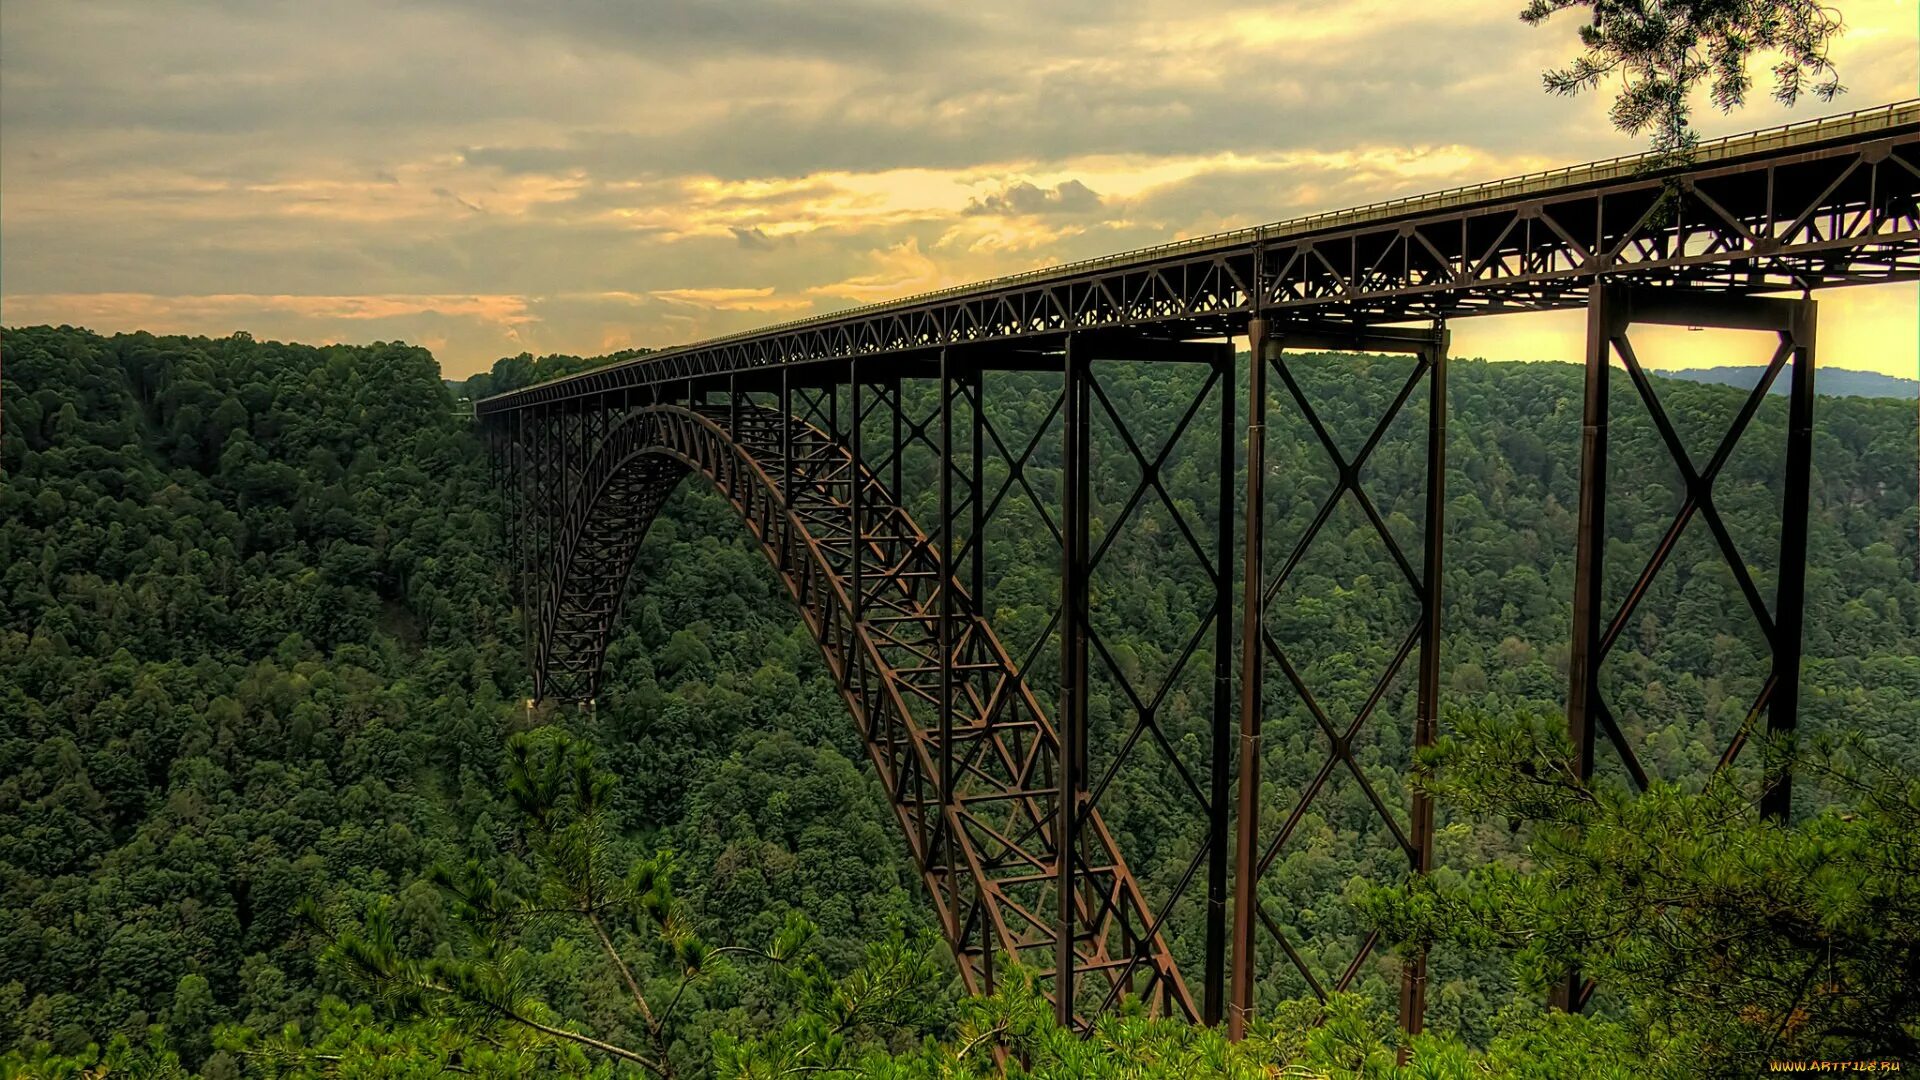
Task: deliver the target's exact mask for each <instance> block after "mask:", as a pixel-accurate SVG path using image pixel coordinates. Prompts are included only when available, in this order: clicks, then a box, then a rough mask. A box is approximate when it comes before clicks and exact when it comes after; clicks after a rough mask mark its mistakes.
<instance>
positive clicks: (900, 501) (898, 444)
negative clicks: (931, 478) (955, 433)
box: [889, 349, 947, 507]
mask: <svg viewBox="0 0 1920 1080" xmlns="http://www.w3.org/2000/svg"><path fill="white" fill-rule="evenodd" d="M946 355H947V351H946V350H945V349H942V350H940V367H941V370H942V371H943V372H944V371H945V369H946V365H947V360H946ZM940 378H941V383H940V384H941V386H943V387H944V386H945V385H946V376H945V375H944V374H943V375H941V377H940ZM900 390H901V380H900V379H898V378H896V379H894V380H893V475H892V476H891V477H890V478H889V479H891V480H892V481H893V489H892V490H893V504H894V505H895V506H899V507H905V506H906V505H907V496H906V493H905V492H904V491H903V490H902V488H901V482H902V478H901V475H900V472H901V462H903V461H905V460H906V456H907V455H906V453H905V447H906V430H905V428H904V427H903V426H902V424H901V420H900V414H901V412H903V411H904V410H905V408H906V403H905V402H904V401H902V400H901V397H900ZM942 445H945V444H942Z"/></svg>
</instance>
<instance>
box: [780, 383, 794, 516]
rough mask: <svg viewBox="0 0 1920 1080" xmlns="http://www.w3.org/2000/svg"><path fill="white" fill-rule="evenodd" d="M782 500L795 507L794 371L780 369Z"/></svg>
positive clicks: (790, 506)
mask: <svg viewBox="0 0 1920 1080" xmlns="http://www.w3.org/2000/svg"><path fill="white" fill-rule="evenodd" d="M780 500H781V501H782V502H784V503H786V504H787V507H788V508H789V509H791V508H792V507H793V369H791V368H788V367H786V366H784V365H783V366H782V367H781V368H780Z"/></svg>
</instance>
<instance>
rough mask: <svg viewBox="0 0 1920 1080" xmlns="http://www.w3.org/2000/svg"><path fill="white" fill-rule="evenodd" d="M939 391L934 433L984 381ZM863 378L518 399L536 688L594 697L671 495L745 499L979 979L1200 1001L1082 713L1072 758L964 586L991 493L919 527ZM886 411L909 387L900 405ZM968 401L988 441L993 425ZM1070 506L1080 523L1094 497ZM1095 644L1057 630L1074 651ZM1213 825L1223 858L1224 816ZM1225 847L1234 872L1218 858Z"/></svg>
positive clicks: (1151, 1000) (1069, 995) (500, 446)
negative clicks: (541, 406)
mask: <svg viewBox="0 0 1920 1080" xmlns="http://www.w3.org/2000/svg"><path fill="white" fill-rule="evenodd" d="M848 374H849V376H851V374H852V373H851V372H849V373H848ZM942 385H943V386H945V387H949V388H950V389H948V390H946V391H943V394H944V396H945V402H944V403H943V405H942V407H941V410H940V412H941V415H940V417H939V418H938V420H937V422H938V424H939V426H940V428H941V438H942V442H943V443H944V442H945V440H947V439H950V438H951V437H952V435H951V430H952V424H953V415H952V414H953V412H954V410H953V408H952V402H953V401H954V400H955V399H957V398H960V397H962V396H964V395H965V394H967V393H968V392H969V391H968V390H967V388H969V387H971V388H972V389H971V393H973V394H975V395H977V392H978V373H977V372H975V373H974V374H973V376H972V378H971V381H970V380H969V379H967V378H955V379H952V380H949V381H943V382H942ZM871 391H872V388H871V387H865V386H863V385H862V384H861V383H860V382H858V381H857V380H855V381H852V382H850V383H849V384H848V385H847V386H845V387H837V388H833V389H829V390H823V391H820V392H816V393H812V394H808V393H806V392H804V391H803V392H799V393H796V392H795V390H794V388H792V387H790V386H783V387H782V389H781V394H780V397H781V398H782V399H783V400H785V401H786V402H788V403H789V405H790V407H793V406H797V409H796V411H797V412H799V413H800V414H801V416H799V417H796V416H792V415H787V414H782V413H781V412H780V411H779V410H778V409H777V408H770V407H765V406H762V405H759V404H756V403H755V402H754V401H753V400H751V399H750V398H748V397H747V396H746V395H744V394H739V393H729V394H728V395H727V398H726V400H725V401H724V402H723V403H718V404H715V403H708V402H705V401H701V400H695V401H691V402H686V403H659V404H639V403H636V404H632V405H631V406H628V405H625V404H624V403H623V405H622V407H620V408H610V409H606V410H586V411H584V412H581V411H575V410H571V409H569V408H568V407H567V406H565V405H562V406H559V407H557V408H554V409H551V410H542V411H541V413H542V414H544V415H541V414H536V413H528V414H527V415H526V417H523V418H522V424H523V426H522V427H521V428H520V429H519V430H517V431H510V432H508V433H507V434H506V435H503V436H502V437H500V438H497V439H496V440H495V447H496V450H497V451H499V452H501V453H502V454H503V455H505V456H506V468H507V469H508V470H509V471H510V472H511V470H514V469H518V470H519V471H521V472H522V473H524V474H526V475H528V476H530V477H531V479H529V480H526V481H524V482H522V483H520V484H518V485H514V486H513V487H512V488H511V492H512V493H513V494H514V496H515V501H516V502H517V503H519V504H520V511H519V512H518V513H513V514H510V515H509V520H510V523H516V524H514V525H513V529H512V531H513V533H514V535H515V539H514V541H513V547H514V549H515V550H516V551H522V552H525V553H526V554H525V556H524V559H525V560H526V561H525V563H524V565H525V566H526V567H527V575H526V580H525V581H524V583H523V588H527V592H526V593H525V594H524V595H525V596H526V598H527V601H528V607H529V610H530V611H531V613H532V614H531V619H532V623H533V625H532V627H531V628H530V629H531V632H532V634H533V636H534V640H535V641H536V644H535V650H534V651H535V659H536V666H537V669H538V674H537V675H536V681H537V682H538V684H539V687H540V689H539V691H538V692H539V693H540V694H541V695H542V696H545V697H553V698H559V699H565V700H575V701H586V700H591V699H592V697H593V696H594V695H595V694H596V693H597V692H598V687H599V671H600V665H601V663H602V662H603V660H604V657H605V650H606V647H607V641H608V636H609V633H610V631H611V628H612V622H613V619H614V618H615V617H616V615H617V613H618V610H619V607H620V605H621V603H622V598H623V595H624V591H625V588H626V582H627V578H628V576H629V574H630V572H631V567H632V562H633V557H634V554H635V552H636V550H637V548H638V545H639V542H640V540H641V538H642V537H643V536H644V533H645V530H646V528H647V526H648V525H649V524H650V523H651V521H652V520H653V518H654V516H655V515H656V514H657V513H658V511H659V509H660V507H661V506H662V504H663V503H664V502H665V500H666V498H667V497H668V495H670V494H671V492H672V490H673V489H674V487H675V486H676V485H678V483H679V482H680V480H681V479H682V478H683V477H684V476H686V475H687V474H688V473H689V472H695V473H698V474H700V475H701V476H703V477H705V478H706V479H707V480H708V481H709V482H711V483H712V484H713V485H714V487H715V488H716V490H718V491H719V492H720V493H721V494H722V495H724V496H725V497H726V498H727V499H728V500H729V501H730V502H732V503H733V505H734V506H735V508H736V509H737V510H738V511H739V512H740V514H741V517H742V518H743V520H744V521H745V522H746V525H747V528H748V530H749V532H750V533H751V534H752V535H753V537H754V539H755V541H756V542H757V543H758V544H759V546H760V547H761V549H762V550H763V552H764V553H765V554H766V556H767V558H768V560H769V561H770V562H771V563H772V564H773V565H774V567H775V568H776V569H777V570H778V571H779V572H780V575H781V578H782V581H783V582H784V583H785V585H786V588H787V590H788V592H789V593H790V594H791V596H792V597H793V599H794V601H795V603H796V605H797V606H798V608H799V610H800V612H801V616H802V619H803V620H804V621H805V623H806V625H807V627H808V629H809V631H810V632H811V633H812V635H813V636H814V638H815V640H816V641H817V642H818V643H819V644H820V648H821V651H822V654H823V656H824V657H825V660H826V663H827V666H828V668H829V670H830V671H831V672H832V674H833V677H834V679H835V681H836V683H837V685H838V686H839V688H840V691H841V694H842V696H843V697H844V699H845V700H846V702H847V704H848V706H849V708H850V709H851V711H852V713H853V717H854V720H855V723H856V725H857V726H858V727H859V729H860V731H861V733H862V736H863V738H864V740H865V742H866V745H867V749H868V754H869V757H870V759H871V760H872V762H873V765H874V768H875V769H876V771H877V772H878V774H879V776H880V778H881V780H882V782H883V783H884V784H885V786H886V789H887V791H888V794H889V797H890V798H891V800H892V802H893V805H894V808H895V812H896V814H897V816H898V819H899V821H900V824H901V827H902V829H903V831H904V832H905V834H906V836H907V840H908V845H909V847H910V849H911V851H912V854H913V857H914V861H915V863H916V865H917V866H918V867H919V869H920V872H921V874H922V877H923V880H924V881H925V884H926V886H927V889H928V892H929V893H930V895H931V896H932V898H933V900H934V903H935V906H936V908H937V910H938V914H939V918H940V922H941V925H942V927H943V929H944V931H945V934H946V937H947V940H948V942H949V944H950V945H951V947H952V950H953V954H954V957H955V959H956V961H957V963H958V966H959V969H960V973H961V976H962V979H963V980H964V982H965V984H966V986H967V987H968V989H969V990H970V991H972V992H983V991H987V990H990V989H991V987H992V985H993V980H994V965H995V961H996V957H999V958H1007V957H1011V958H1012V959H1014V960H1016V961H1017V962H1019V963H1020V964H1021V965H1023V966H1024V967H1026V968H1028V969H1029V970H1032V971H1035V972H1037V973H1038V974H1039V975H1040V977H1041V978H1042V980H1043V985H1045V986H1046V987H1047V988H1048V991H1049V994H1050V996H1052V997H1053V998H1054V999H1055V1000H1056V1001H1057V1002H1061V1003H1063V1004H1062V1005H1061V1006H1060V1007H1061V1017H1062V1019H1063V1020H1065V1021H1067V1022H1069V1023H1073V1024H1085V1023H1088V1022H1090V1021H1091V1020H1092V1019H1093V1017H1094V1016H1096V1015H1097V1014H1099V1013H1100V1012H1102V1011H1104V1010H1107V1009H1110V1008H1112V1007H1113V1006H1114V1004H1115V1003H1116V1002H1117V1001H1118V1000H1119V999H1120V998H1121V997H1122V996H1129V995H1130V996H1134V997H1137V998H1140V999H1142V1000H1144V1001H1145V1002H1146V1003H1147V1004H1148V1007H1149V1008H1150V1009H1151V1010H1153V1011H1155V1012H1162V1013H1169V1012H1170V1013H1173V1014H1175V1015H1182V1016H1188V1017H1198V1016H1200V1015H1201V1010H1200V1008H1199V1007H1197V1006H1196V1004H1195V1002H1194V1000H1193V998H1192V996H1191V995H1190V993H1189V992H1188V989H1187V987H1186V984H1185V982H1184V981H1183V979H1182V977H1181V974H1180V972H1179V969H1178V967H1177V965H1176V964H1175V962H1174V959H1173V956H1172V954H1171V953H1170V951H1169V950H1168V948H1167V945H1166V942H1165V940H1164V935H1163V934H1162V933H1161V924H1162V923H1163V922H1164V920H1165V918H1166V916H1167V913H1168V911H1169V910H1170V908H1171V905H1172V901H1171V900H1169V901H1168V902H1167V903H1166V904H1164V905H1162V906H1161V907H1160V908H1158V909H1157V910H1156V909H1154V908H1153V906H1152V905H1150V904H1149V903H1148V901H1147V899H1146V897H1145V895H1144V894H1143V893H1142V890H1141V888H1140V885H1139V883H1138V882H1137V881H1136V879H1135V877H1134V875H1133V873H1132V871H1131V870H1130V869H1129V867H1128V865H1127V863H1126V860H1125V859H1124V857H1123V856H1122V854H1121V852H1120V850H1119V849H1118V846H1117V845H1116V843H1115V841H1114V839H1113V837H1112V835H1111V833H1110V832H1109V830H1108V828H1107V826H1106V824H1105V821H1104V819H1103V817H1102V815H1101V814H1100V812H1099V809H1098V807H1097V805H1096V803H1097V792H1094V791H1092V790H1090V787H1089V785H1088V783H1087V780H1086V777H1085V775H1084V769H1082V770H1081V771H1080V772H1076V771H1075V768H1074V766H1075V765H1076V764H1083V763H1084V759H1085V746H1084V743H1085V730H1084V721H1083V719H1082V720H1081V721H1079V722H1078V723H1077V726H1076V727H1075V728H1074V730H1073V732H1072V734H1071V735H1070V738H1071V739H1072V740H1073V741H1072V742H1071V743H1070V745H1073V746H1075V747H1078V750H1077V752H1073V753H1068V754H1064V755H1063V754H1062V752H1061V735H1060V733H1059V732H1057V731H1056V730H1055V727H1054V725H1053V724H1052V723H1051V722H1050V721H1049V719H1048V717H1047V716H1046V715H1045V713H1044V711H1043V709H1042V707H1041V705H1040V703H1039V701H1038V700H1037V699H1036V697H1035V695H1034V692H1033V689H1032V688H1031V687H1030V686H1029V685H1028V684H1027V681H1026V680H1025V679H1024V678H1022V676H1021V674H1020V669H1019V666H1018V665H1017V664H1016V663H1015V662H1014V660H1013V659H1012V658H1011V657H1010V656H1009V655H1008V654H1007V651H1006V650H1005V648H1004V647H1003V646H1002V645H1001V643H1000V641H999V640H998V638H997V637H996V636H995V634H994V632H993V630H992V628H991V627H990V626H989V625H988V623H987V620H986V619H985V618H984V617H983V616H982V614H981V613H980V605H979V603H978V601H977V600H976V598H975V594H974V593H973V592H971V591H970V590H969V589H968V586H967V584H966V582H965V581H963V580H962V578H963V577H964V576H971V577H973V579H974V580H975V581H976V582H978V581H979V580H980V579H979V575H978V573H977V571H976V572H974V573H972V574H971V575H969V574H968V573H967V571H966V567H967V565H968V563H969V562H970V561H971V562H974V563H976V564H977V561H978V559H977V556H978V553H979V551H980V548H981V545H980V543H979V538H980V536H981V533H980V532H979V531H978V522H979V521H980V520H981V518H982V517H983V516H984V514H985V510H986V508H985V506H984V505H981V504H980V500H979V499H978V498H977V497H975V496H976V495H977V493H979V492H980V491H981V489H980V488H978V487H975V488H973V489H972V490H973V492H974V493H975V494H973V495H970V496H969V497H968V499H967V502H969V503H974V504H976V505H980V515H981V516H976V517H975V518H974V520H975V522H976V525H975V528H974V529H973V530H972V531H971V532H970V533H969V537H968V540H967V542H966V544H965V545H964V546H963V550H959V551H956V550H955V544H956V540H955V537H954V533H953V529H952V525H951V523H952V522H954V521H955V520H956V519H957V518H959V517H963V516H967V515H968V514H969V511H967V510H966V508H965V507H964V506H962V507H960V508H959V509H958V510H956V509H955V505H954V501H953V494H952V491H951V480H949V481H948V490H947V491H946V492H945V493H944V494H943V498H942V507H943V510H942V517H943V527H942V529H941V530H940V535H938V536H936V537H929V536H928V535H927V534H926V533H925V532H924V531H922V530H921V529H920V527H919V526H918V525H917V524H916V523H915V522H914V521H913V519H912V518H911V517H910V516H909V515H908V514H907V512H906V511H905V510H904V508H902V507H901V506H900V505H899V502H898V501H897V499H896V496H895V494H894V491H893V489H892V488H891V487H889V485H888V484H887V483H885V482H884V481H883V479H882V475H881V474H882V473H883V472H889V471H891V472H897V471H898V460H897V458H898V445H899V444H898V443H896V446H895V456H894V459H893V460H892V461H891V462H887V461H883V462H882V464H881V466H880V467H879V468H877V469H876V468H873V467H870V466H869V465H868V464H867V463H866V462H865V461H864V460H863V459H862V458H861V456H860V431H861V425H860V424H858V423H855V422H853V421H854V418H865V417H867V416H869V415H871V412H872V409H873V404H872V402H873V398H872V396H871ZM843 393H844V402H843ZM863 398H864V399H865V400H863ZM975 400H976V401H977V396H976V397H975ZM897 402H898V397H897V389H896V391H895V397H894V398H893V403H894V404H893V408H894V410H895V416H896V417H898V416H899V413H898V405H897ZM596 412H599V413H601V414H603V415H598V416H596V415H595V413H596ZM974 416H975V418H976V419H975V424H976V431H975V447H976V449H977V448H978V447H979V446H980V445H981V442H980V440H981V439H982V437H983V435H982V432H983V431H984V429H985V420H984V417H983V416H982V415H981V414H980V413H979V412H978V410H975V411H974ZM802 417H813V418H815V419H817V420H818V421H820V422H819V423H810V422H807V420H806V419H803V418H802ZM895 423H896V425H901V423H902V422H901V421H900V420H898V419H896V421H895ZM902 426H904V425H902ZM918 426H920V427H925V426H927V425H918ZM502 430H503V431H506V430H507V429H504V428H503V429H502ZM1069 430H1071V428H1069ZM923 436H924V433H923ZM974 460H975V461H976V462H977V461H978V460H979V458H978V456H976V457H975V458H974ZM1083 460H1084V459H1083ZM948 464H949V468H948V469H946V470H943V471H947V472H949V473H951V472H953V470H952V469H951V459H950V458H949V459H948ZM976 475H977V474H976ZM975 483H978V481H977V480H976V481H975ZM1083 509H1084V508H1083ZM1065 516H1066V518H1067V519H1068V520H1069V521H1071V520H1073V519H1074V518H1075V517H1076V515H1074V514H1072V513H1071V512H1070V511H1069V512H1068V513H1067V514H1066V515H1065ZM542 517H544V518H545V519H544V520H537V519H540V518H542ZM1078 519H1079V520H1080V521H1081V522H1082V526H1081V527H1082V528H1084V521H1085V516H1084V512H1083V513H1082V514H1080V515H1078ZM1072 527H1073V526H1072V525H1069V526H1068V528H1069V529H1071V528H1072ZM964 548H971V550H972V553H973V558H972V559H969V558H968V556H967V554H966V552H965V551H964ZM949 551H952V552H954V557H952V558H947V557H945V556H944V555H943V553H944V552H949ZM1090 564H1091V560H1089V561H1088V562H1087V563H1084V564H1083V565H1090ZM541 565H544V566H545V567H546V568H547V569H546V573H544V574H540V573H538V572H536V568H537V567H538V566H541ZM947 566H952V567H954V568H955V571H954V572H952V573H946V572H943V568H944V567H947ZM1091 637H1092V635H1090V634H1087V633H1081V634H1074V633H1066V634H1063V635H1062V640H1063V641H1067V642H1073V643H1074V644H1070V645H1068V646H1067V648H1068V649H1069V650H1071V649H1073V648H1076V647H1078V648H1081V649H1084V648H1085V647H1086V643H1087V641H1088V640H1089V639H1090V638H1091ZM1080 686H1081V694H1082V695H1084V681H1083V682H1082V683H1081V684H1080ZM1072 697H1073V695H1072V693H1071V692H1068V693H1063V695H1062V698H1063V702H1069V704H1066V705H1065V709H1066V712H1067V714H1068V715H1070V716H1076V717H1081V716H1082V715H1083V709H1084V700H1082V701H1081V703H1080V705H1079V706H1077V707H1076V706H1075V705H1073V704H1071V703H1070V702H1071V701H1072ZM1223 715H1224V714H1223ZM1215 764H1216V765H1218V766H1219V768H1220V770H1221V771H1222V772H1224V763H1215ZM1063 790H1064V791H1066V792H1068V793H1069V797H1067V798H1065V799H1063V798H1062V796H1061V792H1062V791H1063ZM1063 838H1066V839H1064V840H1063ZM1213 839H1214V841H1215V843H1214V844H1213V847H1214V848H1215V849H1217V850H1219V851H1222V852H1223V851H1224V839H1225V833H1224V825H1223V826H1222V829H1221V831H1220V835H1219V836H1218V837H1215V838H1213ZM1215 861H1216V862H1217V863H1218V864H1219V867H1218V871H1217V875H1216V876H1219V877H1220V878H1221V880H1222V881H1223V882H1224V872H1225V870H1224V866H1225V864H1224V855H1220V856H1218V857H1217V858H1216V860H1215ZM1189 876H1191V875H1189ZM1176 898H1177V897H1176ZM1216 899H1220V900H1221V901H1222V905H1223V902H1224V898H1223V896H1222V897H1218V898H1216ZM1221 910H1222V911H1224V906H1222V907H1221ZM1063 985H1064V986H1066V987H1068V988H1069V989H1068V990H1067V992H1065V993H1061V992H1060V991H1059V987H1061V986H1063Z"/></svg>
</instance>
